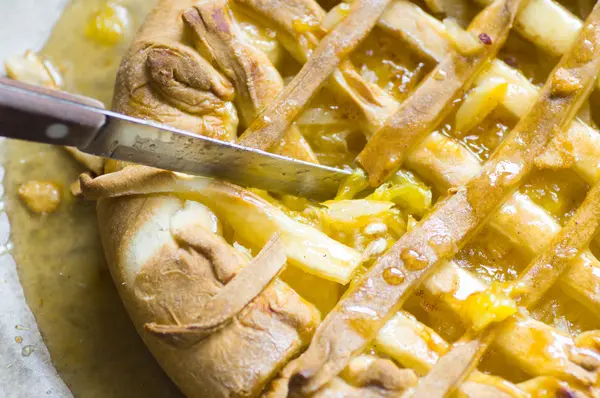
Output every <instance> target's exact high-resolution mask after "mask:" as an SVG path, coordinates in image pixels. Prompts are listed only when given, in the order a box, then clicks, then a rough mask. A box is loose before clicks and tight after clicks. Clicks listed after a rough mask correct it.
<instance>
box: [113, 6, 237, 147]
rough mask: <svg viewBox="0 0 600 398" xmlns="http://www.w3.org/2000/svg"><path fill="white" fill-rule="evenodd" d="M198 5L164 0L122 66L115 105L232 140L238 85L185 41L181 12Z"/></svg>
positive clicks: (142, 30) (129, 112) (234, 131)
mask: <svg viewBox="0 0 600 398" xmlns="http://www.w3.org/2000/svg"><path fill="white" fill-rule="evenodd" d="M194 3H195V1H193V0H176V1H165V0H163V1H161V2H160V3H159V4H158V6H157V7H156V8H155V9H154V11H153V12H152V13H151V14H150V16H148V18H147V19H146V21H145V22H144V25H143V26H142V28H141V29H140V32H139V34H138V36H137V37H136V39H135V40H134V42H133V44H132V45H131V48H130V49H129V51H128V52H127V54H126V55H125V57H124V58H123V62H122V63H121V66H120V68H119V71H118V74H117V80H116V83H115V94H114V99H113V108H114V109H117V110H119V111H120V112H122V113H125V114H128V115H130V116H136V117H140V118H143V119H146V118H147V119H152V120H155V121H158V122H161V123H166V124H170V125H172V126H174V127H177V128H180V129H182V130H186V131H190V132H193V133H198V134H202V135H206V136H210V137H214V138H219V139H223V140H226V141H232V140H234V139H235V137H236V134H237V123H238V120H237V114H236V113H235V110H234V109H233V105H232V104H231V102H230V101H232V100H233V98H234V89H233V86H232V85H231V83H230V82H229V81H228V80H227V79H226V78H225V77H223V76H222V75H221V74H220V73H219V72H218V71H217V70H216V69H215V68H214V67H213V66H212V65H210V63H209V62H207V61H206V60H205V59H204V58H202V57H201V56H200V55H199V54H198V53H197V52H196V51H195V50H194V49H193V47H192V46H191V45H190V44H191V43H187V41H186V39H185V35H184V23H183V21H182V19H181V14H182V13H183V12H184V11H185V10H186V9H187V8H189V7H190V6H192V5H193V4H194Z"/></svg>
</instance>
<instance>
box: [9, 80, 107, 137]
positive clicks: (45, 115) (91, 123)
mask: <svg viewBox="0 0 600 398" xmlns="http://www.w3.org/2000/svg"><path fill="white" fill-rule="evenodd" d="M80 104H81V105H85V106H88V107H94V108H103V105H102V103H101V102H99V101H96V100H94V99H92V98H87V97H82V96H78V95H73V94H68V93H65V92H63V91H58V90H52V89H47V88H42V87H38V86H33V85H31V84H26V83H22V82H17V81H15V80H10V79H7V78H2V77H0V136H4V137H8V138H16V139H21V140H26V141H35V142H43V143H47V144H55V145H68V146H76V147H85V146H86V145H87V144H88V143H89V142H91V141H92V140H93V139H94V137H95V136H96V134H97V133H98V131H99V130H100V128H101V127H102V126H103V125H104V123H105V121H106V118H105V116H104V115H102V114H99V113H98V112H97V111H92V110H88V109H86V107H85V106H83V107H82V106H81V105H80Z"/></svg>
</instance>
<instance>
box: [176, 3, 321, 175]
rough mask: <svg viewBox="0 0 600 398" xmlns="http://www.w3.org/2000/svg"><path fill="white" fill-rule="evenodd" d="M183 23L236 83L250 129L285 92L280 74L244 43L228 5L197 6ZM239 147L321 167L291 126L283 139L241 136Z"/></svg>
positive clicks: (240, 107)
mask: <svg viewBox="0 0 600 398" xmlns="http://www.w3.org/2000/svg"><path fill="white" fill-rule="evenodd" d="M183 19H184V20H185V21H186V24H187V25H188V26H189V27H190V28H191V30H192V31H193V32H194V33H195V36H194V37H195V40H196V47H197V48H203V49H204V53H207V54H210V57H211V58H212V61H214V62H216V63H217V64H218V65H219V69H220V70H222V71H223V73H224V74H225V75H226V76H227V78H229V79H230V80H231V81H232V82H233V84H234V86H235V90H236V105H237V107H238V110H239V113H240V117H241V122H242V127H247V126H248V125H249V124H250V123H251V122H252V120H254V119H256V117H257V116H258V115H259V113H260V111H261V110H262V109H263V108H264V107H265V106H267V105H268V103H269V102H270V101H272V99H273V98H275V97H276V96H277V94H278V93H279V92H280V91H281V90H282V89H283V79H282V78H281V76H280V75H279V72H278V71H277V69H275V66H273V65H272V64H271V62H270V61H269V59H268V58H267V57H266V55H265V54H264V53H262V52H261V51H259V50H257V49H256V48H254V47H252V46H251V45H249V44H247V43H245V42H244V40H243V38H242V37H241V32H240V30H239V27H237V26H235V24H234V22H233V20H232V16H231V10H230V9H229V6H228V5H227V2H226V1H221V0H208V1H203V2H201V3H198V4H196V5H195V7H193V8H190V9H188V10H187V11H186V12H185V13H184V14H183ZM240 143H241V144H242V145H245V146H250V147H253V148H257V149H261V150H264V151H269V150H273V149H274V152H277V153H280V154H285V155H288V156H292V157H294V158H297V159H301V160H305V161H309V162H315V163H318V161H317V158H316V156H315V154H314V153H313V151H312V149H311V148H310V145H309V144H308V142H306V140H305V139H304V137H303V136H302V134H301V133H300V131H299V130H298V127H297V126H290V128H289V129H287V130H286V131H285V132H282V134H281V135H280V136H270V137H269V136H264V135H260V134H256V135H255V136H254V137H244V136H242V137H240Z"/></svg>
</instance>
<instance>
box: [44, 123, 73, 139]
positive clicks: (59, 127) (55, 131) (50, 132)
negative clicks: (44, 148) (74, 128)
mask: <svg viewBox="0 0 600 398" xmlns="http://www.w3.org/2000/svg"><path fill="white" fill-rule="evenodd" d="M67 135H69V126H67V125H65V124H62V123H54V124H51V125H50V126H48V127H47V128H46V137H48V138H52V139H53V140H60V139H62V138H65V137H66V136H67Z"/></svg>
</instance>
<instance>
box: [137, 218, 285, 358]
mask: <svg viewBox="0 0 600 398" xmlns="http://www.w3.org/2000/svg"><path fill="white" fill-rule="evenodd" d="M211 234H212V233H211V232H209V231H206V230H203V229H202V228H195V229H191V228H186V229H184V230H175V231H174V235H175V238H176V239H177V240H180V241H182V242H184V243H186V244H189V245H190V247H191V248H192V249H194V250H196V251H198V252H201V253H207V254H208V253H210V258H211V260H212V262H213V264H217V263H219V262H221V261H222V260H223V258H225V259H227V258H228V256H227V253H226V251H227V243H226V242H225V241H223V242H220V243H217V244H215V243H213V242H214V240H215V239H216V238H217V237H216V236H211ZM213 235H214V234H213ZM278 239H279V238H278V236H277V235H275V236H274V237H273V238H271V240H270V241H269V242H267V244H266V245H265V247H264V248H263V250H262V251H261V252H260V253H259V254H258V255H257V256H256V257H255V258H254V259H253V260H252V261H251V262H250V264H249V265H247V266H246V267H244V268H243V269H242V270H241V271H240V272H239V273H238V274H236V276H235V277H234V278H233V279H232V280H230V281H228V282H227V284H226V285H225V286H224V287H223V288H222V289H221V290H220V291H219V292H218V293H217V294H215V295H214V296H213V297H211V298H210V300H209V301H207V302H206V303H205V305H204V308H202V309H201V310H199V311H198V314H199V318H198V319H195V320H194V321H193V323H189V324H183V325H179V324H178V325H161V324H157V323H154V322H150V323H147V324H145V325H144V327H145V329H146V330H147V331H149V332H150V333H152V334H154V335H156V336H157V337H162V338H164V339H165V340H166V341H168V342H170V343H172V344H176V345H183V346H187V347H189V346H191V345H194V344H196V343H198V342H199V341H201V340H202V339H204V338H206V337H208V336H210V335H211V334H213V333H215V332H216V331H217V330H219V329H222V328H223V327H225V326H227V324H229V323H230V322H231V321H232V320H233V318H234V317H235V316H236V315H237V314H239V313H240V312H241V311H242V310H243V309H244V308H245V307H246V306H248V304H249V303H250V301H252V300H254V299H255V298H256V297H257V296H258V295H259V294H260V293H261V292H262V291H263V290H264V289H265V288H266V287H267V285H268V284H269V283H270V282H271V281H272V280H273V279H274V278H275V277H276V276H277V274H278V273H279V272H280V271H281V269H282V267H283V266H284V265H285V262H286V258H285V254H284V251H283V247H282V246H281V242H279V240H278ZM211 241H212V242H211ZM239 260H241V258H239ZM240 263H242V264H243V261H238V264H240ZM220 269H221V268H220V267H218V268H217V269H215V273H216V274H217V275H219V270H220ZM158 277H159V278H160V277H161V276H160V275H158ZM224 279H225V278H223V277H219V280H221V281H223V280H224ZM152 287H153V286H150V288H151V289H152ZM174 288H177V287H174Z"/></svg>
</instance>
